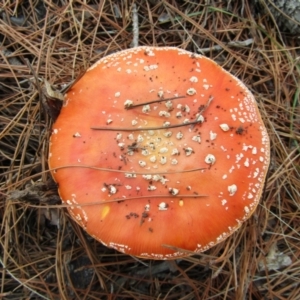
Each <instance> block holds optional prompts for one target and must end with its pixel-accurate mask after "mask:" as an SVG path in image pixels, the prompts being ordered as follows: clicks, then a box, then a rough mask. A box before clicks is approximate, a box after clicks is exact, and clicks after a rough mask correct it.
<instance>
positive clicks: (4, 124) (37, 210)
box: [0, 0, 300, 300]
mask: <svg viewBox="0 0 300 300" xmlns="http://www.w3.org/2000/svg"><path fill="white" fill-rule="evenodd" d="M96 2H98V1H60V0H57V1H46V0H45V1H43V0H39V1H13V0H6V1H2V4H0V41H1V45H0V70H1V71H0V169H1V171H0V191H1V192H0V298H1V299H139V300H140V299H176V300H177V299H249V300H250V299H282V300H283V299H285V300H286V299H291V300H292V299H293V300H295V299H300V296H299V295H300V278H299V277H300V275H299V274H300V260H299V257H300V104H299V92H300V84H299V83H300V63H299V53H300V44H299V38H298V36H294V35H292V34H291V33H289V32H284V31H282V30H281V29H280V28H278V27H277V25H276V22H275V20H274V18H273V16H272V14H271V13H270V12H269V10H268V6H267V5H265V6H264V5H263V4H264V3H265V1H260V2H261V7H258V6H255V5H254V2H253V1H249V0H245V1H215V2H214V3H215V4H214V5H205V4H204V3H206V2H209V1H183V0H182V1H179V0H178V1H177V0H173V1H152V0H148V1H146V0H142V1H135V3H136V8H137V15H138V25H139V38H138V43H139V45H141V46H145V45H151V46H175V47H179V48H181V49H186V50H189V51H192V52H195V53H198V54H203V55H205V56H207V57H209V58H211V59H213V60H214V61H216V62H217V63H218V64H219V65H221V66H222V67H223V68H225V69H226V70H228V71H229V72H230V73H232V74H233V75H235V76H236V77H238V78H239V79H240V80H241V81H243V82H244V83H245V85H246V86H247V87H248V88H249V89H250V90H251V92H252V93H253V94H254V96H255V98H256V100H257V103H258V106H259V110H260V113H261V115H262V118H263V121H264V123H265V125H266V127H267V130H268V133H269V136H270V140H271V163H270V168H269V173H268V176H267V179H266V185H265V190H264V193H263V195H262V198H261V200H260V203H259V205H258V208H257V210H256V211H255V213H254V214H253V216H252V217H251V218H250V219H249V220H248V221H247V222H245V223H244V224H243V225H242V227H241V228H240V229H239V230H238V231H237V232H235V233H234V234H233V235H231V236H230V237H229V238H228V239H227V240H225V241H224V242H221V243H220V244H218V245H217V246H215V247H213V248H211V249H210V250H208V251H206V252H204V253H200V254H195V255H193V256H190V257H188V258H184V259H180V260H178V261H174V262H173V263H172V264H170V263H167V262H163V261H152V260H144V259H136V258H134V257H131V256H128V255H125V254H122V253H118V252H116V251H114V250H112V249H108V248H106V247H105V246H103V245H101V244H100V243H99V242H97V241H95V240H94V239H92V238H91V237H89V236H88V235H87V234H86V233H85V232H84V231H83V230H82V229H81V228H80V227H79V225H77V223H75V222H74V221H73V220H72V219H71V218H70V216H69V214H68V213H67V211H66V210H65V209H63V208H62V207H61V205H60V200H59V197H58V193H57V187H56V185H55V184H54V183H53V181H52V180H51V174H50V173H49V168H48V164H47V157H48V146H49V136H50V134H51V125H52V119H51V116H49V114H48V113H49V112H50V113H51V111H53V110H54V111H55V109H53V107H52V108H51V107H50V110H49V107H48V108H47V107H46V106H45V100H47V98H46V97H45V89H44V80H46V81H47V82H49V83H50V84H51V86H52V88H53V90H54V89H55V90H57V91H62V90H63V89H64V88H65V87H66V86H68V85H69V84H71V83H72V82H73V81H74V80H75V79H76V78H77V77H78V76H80V74H82V73H83V72H84V71H85V70H86V69H87V68H88V67H89V66H90V65H92V64H93V63H94V62H96V61H97V60H99V59H100V58H102V57H104V56H105V55H107V54H110V53H113V52H115V51H119V50H123V49H128V48H130V47H132V41H133V31H132V28H133V27H132V26H133V25H132V24H133V21H132V15H133V14H132V10H133V3H134V1H133V0H126V1H112V0H106V1H99V2H100V4H95V3H96ZM198 2H200V3H198ZM266 2H267V1H266ZM265 4H266V3H265ZM48 98H49V94H48ZM48 100H49V99H48ZM50 100H51V99H50ZM47 103H48V104H49V103H50V105H51V104H52V105H55V103H56V102H55V101H52V102H51V101H50V102H49V101H48V102H47ZM52 116H53V115H52Z"/></svg>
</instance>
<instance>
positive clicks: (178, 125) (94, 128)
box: [91, 120, 202, 131]
mask: <svg viewBox="0 0 300 300" xmlns="http://www.w3.org/2000/svg"><path fill="white" fill-rule="evenodd" d="M199 123H202V121H201V120H196V121H191V122H186V123H181V124H175V125H168V126H158V127H138V128H122V127H91V129H93V130H108V131H143V130H160V129H169V128H178V127H183V126H187V125H195V124H199Z"/></svg>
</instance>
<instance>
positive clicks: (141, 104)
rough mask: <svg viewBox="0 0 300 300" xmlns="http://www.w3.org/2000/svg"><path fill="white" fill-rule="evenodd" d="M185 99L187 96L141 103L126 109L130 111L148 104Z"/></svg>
mask: <svg viewBox="0 0 300 300" xmlns="http://www.w3.org/2000/svg"><path fill="white" fill-rule="evenodd" d="M183 98H185V96H178V97H171V98H163V99H156V100H152V101H148V102H143V103H139V104H132V105H128V106H126V107H125V109H127V110H128V109H132V108H136V107H139V106H144V105H148V104H153V103H159V102H163V101H171V100H177V99H183Z"/></svg>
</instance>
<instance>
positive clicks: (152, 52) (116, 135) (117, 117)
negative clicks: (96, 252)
mask: <svg viewBox="0 0 300 300" xmlns="http://www.w3.org/2000/svg"><path fill="white" fill-rule="evenodd" d="M269 147H270V146H269V138H268V134H267V131H266V128H265V126H264V124H263V122H262V119H261V116H260V114H259V111H258V108H257V104H256V101H255V99H254V97H253V95H252V94H251V93H250V91H249V90H248V89H247V88H246V87H245V85H244V84H243V83H242V82H241V81H240V80H238V79H237V78H235V77H234V76H232V75H231V74H229V73H228V72H227V71H225V70H224V69H222V68H221V67H220V66H218V65H217V64H216V63H215V62H213V61H211V60H210V59H208V58H206V57H204V56H201V55H196V54H193V53H190V52H187V51H184V50H181V49H177V48H169V47H164V48H158V47H138V48H133V49H129V50H125V51H121V52H118V53H114V54H112V55H109V56H107V57H104V58H102V59H100V60H99V61H98V62H97V63H95V64H94V65H93V66H92V67H91V68H89V69H88V70H87V72H86V74H85V75H84V76H83V77H82V78H81V79H80V80H79V81H78V82H76V83H75V84H74V86H72V88H71V89H70V90H69V91H68V93H67V94H66V95H65V101H64V105H63V108H62V110H61V113H60V115H59V117H58V119H57V120H56V122H55V124H54V125H53V130H52V136H51V143H50V154H49V166H50V169H51V172H52V175H53V177H54V179H55V181H56V182H57V183H58V185H59V194H60V196H61V198H62V201H63V203H65V204H67V205H68V210H69V212H70V214H71V216H72V217H73V218H74V220H75V221H76V222H77V223H78V224H80V225H81V226H82V227H83V228H84V229H85V230H86V231H87V232H88V233H89V234H90V235H91V236H93V237H94V238H95V239H97V240H99V241H101V242H102V243H103V244H105V245H107V246H108V247H111V248H115V249H117V250H118V251H121V252H124V253H127V254H131V255H135V256H139V257H144V258H152V259H172V258H177V257H183V256H186V255H187V254H186V252H184V251H182V250H180V249H186V250H189V251H194V252H201V251H205V250H207V249H209V248H210V247H212V246H214V245H216V244H217V243H219V242H221V241H223V240H224V239H225V238H227V237H228V236H229V235H230V234H232V233H233V232H234V231H235V230H236V229H237V228H239V227H240V226H241V224H242V223H243V222H244V221H245V220H246V219H248V218H249V217H250V216H251V214H252V213H253V211H254V210H255V208H256V207H257V204H258V202H259V199H260V196H261V194H262V189H263V185H264V181H265V178H266V174H267V169H268V165H269V159H270V158H269V153H270V149H269Z"/></svg>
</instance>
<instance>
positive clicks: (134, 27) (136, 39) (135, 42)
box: [131, 3, 139, 48]
mask: <svg viewBox="0 0 300 300" xmlns="http://www.w3.org/2000/svg"><path fill="white" fill-rule="evenodd" d="M132 34H133V38H132V42H131V46H132V47H133V48H134V47H138V45H139V18H138V13H137V8H136V4H135V3H133V4H132Z"/></svg>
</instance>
